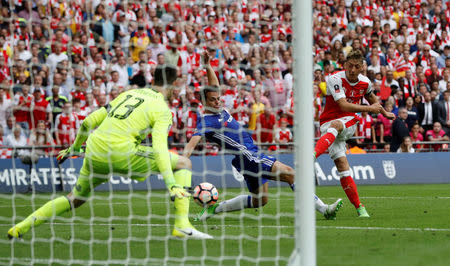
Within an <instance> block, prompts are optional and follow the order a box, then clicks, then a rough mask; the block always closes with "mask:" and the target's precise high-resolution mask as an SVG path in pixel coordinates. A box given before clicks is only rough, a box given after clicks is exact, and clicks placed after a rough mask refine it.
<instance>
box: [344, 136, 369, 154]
mask: <svg viewBox="0 0 450 266" xmlns="http://www.w3.org/2000/svg"><path fill="white" fill-rule="evenodd" d="M347 145H348V147H349V149H348V150H347V154H366V153H367V152H366V151H365V150H363V149H361V147H359V145H358V143H357V142H356V140H354V139H349V140H347Z"/></svg>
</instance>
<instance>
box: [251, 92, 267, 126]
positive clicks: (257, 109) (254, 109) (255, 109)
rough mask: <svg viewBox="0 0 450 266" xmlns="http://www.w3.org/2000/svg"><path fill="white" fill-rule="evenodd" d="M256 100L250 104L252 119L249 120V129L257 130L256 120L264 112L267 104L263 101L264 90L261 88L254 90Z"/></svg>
mask: <svg viewBox="0 0 450 266" xmlns="http://www.w3.org/2000/svg"><path fill="white" fill-rule="evenodd" d="M253 94H254V102H253V103H252V104H250V120H249V122H248V129H249V130H256V120H257V119H258V117H259V116H260V115H261V114H262V113H264V108H265V105H264V104H263V103H262V102H261V96H262V92H261V89H260V88H256V89H255V90H254V93H253Z"/></svg>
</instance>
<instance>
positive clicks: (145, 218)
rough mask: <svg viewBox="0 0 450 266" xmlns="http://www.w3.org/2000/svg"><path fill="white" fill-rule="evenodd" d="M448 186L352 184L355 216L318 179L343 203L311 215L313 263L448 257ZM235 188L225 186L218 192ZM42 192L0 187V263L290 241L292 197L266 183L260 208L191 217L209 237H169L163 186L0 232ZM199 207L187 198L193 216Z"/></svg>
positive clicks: (129, 257) (193, 261)
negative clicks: (12, 233)
mask: <svg viewBox="0 0 450 266" xmlns="http://www.w3.org/2000/svg"><path fill="white" fill-rule="evenodd" d="M449 191H450V184H445V185H390V186H359V192H360V195H361V200H362V202H363V203H364V204H365V205H366V207H367V210H368V212H369V213H370V215H371V218H369V219H359V218H357V217H356V211H355V209H354V207H353V206H351V204H350V202H349V201H348V200H347V198H346V197H345V194H344V192H343V190H342V189H341V188H340V187H318V188H317V191H316V192H317V194H318V195H319V196H320V197H321V198H322V199H323V200H324V201H326V202H328V203H330V202H332V201H334V200H336V198H337V197H341V198H343V199H344V207H343V208H342V209H341V211H340V212H339V214H338V217H337V220H336V221H327V220H324V218H323V217H322V216H321V215H319V214H317V216H316V225H317V264H318V265H408V266H409V265H434V266H435V265H449V262H450V252H449V251H448V250H449V247H450V215H449V213H450V212H449V210H450V193H449ZM239 192H240V190H237V189H229V190H227V193H226V197H227V198H229V197H232V196H234V195H236V194H238V193H239ZM224 194H225V193H224V192H223V191H221V196H224ZM49 197H50V195H49V194H36V195H35V196H34V197H32V195H29V194H17V195H15V196H14V199H12V198H11V195H0V234H1V236H2V238H1V239H0V265H3V264H14V265H16V264H17V265H30V264H31V258H33V261H34V263H35V264H36V265H37V264H42V265H48V264H49V262H50V261H52V262H53V263H54V264H55V265H68V264H69V263H73V264H74V265H87V264H88V261H90V262H91V263H92V264H109V265H114V264H116V265H124V264H129V265H162V264H166V265H179V264H182V263H184V264H187V265H202V264H203V265H220V264H221V265H238V264H239V265H255V264H257V265H285V264H286V263H287V260H288V257H289V255H290V254H291V251H292V249H293V245H294V236H293V235H294V227H293V224H294V218H293V214H292V212H293V209H294V207H293V202H294V197H293V193H292V192H289V189H285V188H283V189H277V188H272V189H271V194H270V196H269V197H270V200H269V203H268V205H266V206H265V207H264V208H263V209H261V210H258V211H255V210H251V209H250V210H246V211H244V212H235V213H229V214H227V215H219V216H216V217H213V218H211V219H210V220H208V222H207V223H205V224H203V223H200V222H193V224H194V225H195V226H196V227H197V228H198V229H199V230H201V231H205V232H208V233H209V234H211V235H213V236H214V237H215V239H214V240H208V241H200V240H188V241H185V240H177V239H172V238H168V237H167V236H169V235H170V232H171V229H172V227H171V224H172V221H173V220H172V219H173V217H171V216H170V215H168V214H167V213H168V212H167V210H169V209H170V210H171V209H172V207H173V205H172V204H171V203H169V201H168V200H167V198H168V196H167V194H166V193H165V192H163V191H153V192H152V193H151V194H150V193H149V194H147V193H146V192H133V193H131V194H130V193H124V192H114V193H112V194H110V193H96V194H95V197H94V198H93V199H92V200H90V201H89V202H88V203H86V205H85V206H82V207H81V208H79V209H78V210H76V215H75V216H72V215H69V214H66V215H64V216H62V218H57V219H55V220H53V221H52V223H46V224H43V225H41V226H40V227H37V228H35V229H34V230H31V231H30V232H29V233H28V234H27V235H26V236H25V237H24V240H23V241H12V242H11V241H9V240H7V239H6V232H7V230H8V228H9V227H10V226H11V223H12V219H11V217H12V216H13V215H15V216H16V220H15V221H16V222H18V221H19V220H20V219H21V218H23V217H24V216H26V215H28V214H29V213H30V211H31V210H33V209H34V208H36V207H39V206H41V205H42V204H43V203H44V202H46V200H47V199H48V198H49ZM33 205H34V206H33ZM13 206H14V208H13ZM199 210H200V207H198V206H196V205H195V204H194V203H192V204H191V213H192V214H194V213H196V212H198V211H199ZM278 210H279V211H278Z"/></svg>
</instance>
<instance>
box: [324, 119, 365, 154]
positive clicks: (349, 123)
mask: <svg viewBox="0 0 450 266" xmlns="http://www.w3.org/2000/svg"><path fill="white" fill-rule="evenodd" d="M333 121H340V122H341V123H342V125H343V126H344V129H343V130H342V131H341V133H339V134H338V135H337V136H336V140H335V141H334V142H333V144H331V146H330V147H329V148H328V153H329V154H330V157H331V159H332V160H333V161H334V160H336V159H337V158H340V157H345V152H346V150H347V148H346V145H345V144H346V141H347V140H348V139H349V138H351V137H353V135H354V134H355V131H356V128H357V126H358V124H357V120H356V118H355V117H353V116H344V117H341V118H338V119H335V120H331V121H328V122H326V123H324V124H323V125H321V126H320V134H321V135H322V136H323V135H325V134H326V133H327V130H328V128H329V127H330V125H331V122H333Z"/></svg>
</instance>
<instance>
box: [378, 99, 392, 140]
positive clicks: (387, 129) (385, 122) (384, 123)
mask: <svg viewBox="0 0 450 266" xmlns="http://www.w3.org/2000/svg"><path fill="white" fill-rule="evenodd" d="M384 109H386V112H392V103H390V102H386V104H385V106H384ZM377 121H378V128H379V130H378V131H377V136H378V137H379V138H380V143H385V142H389V143H390V142H391V141H392V134H391V127H392V123H393V122H394V121H392V120H389V119H387V118H385V117H384V116H383V115H381V114H379V115H378V117H377Z"/></svg>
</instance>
